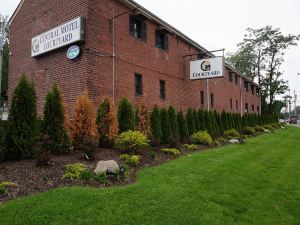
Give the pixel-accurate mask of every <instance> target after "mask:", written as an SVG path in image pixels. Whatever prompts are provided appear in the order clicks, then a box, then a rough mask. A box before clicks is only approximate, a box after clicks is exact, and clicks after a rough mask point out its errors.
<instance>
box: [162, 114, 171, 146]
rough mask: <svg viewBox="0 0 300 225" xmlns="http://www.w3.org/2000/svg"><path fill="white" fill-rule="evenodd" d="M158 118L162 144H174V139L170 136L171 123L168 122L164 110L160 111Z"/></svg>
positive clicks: (168, 118) (168, 119)
mask: <svg viewBox="0 0 300 225" xmlns="http://www.w3.org/2000/svg"><path fill="white" fill-rule="evenodd" d="M160 117H161V132H162V136H161V137H162V138H161V140H162V143H163V144H172V143H173V142H174V137H173V134H172V128H171V122H170V117H169V113H168V111H167V110H166V109H161V110H160Z"/></svg>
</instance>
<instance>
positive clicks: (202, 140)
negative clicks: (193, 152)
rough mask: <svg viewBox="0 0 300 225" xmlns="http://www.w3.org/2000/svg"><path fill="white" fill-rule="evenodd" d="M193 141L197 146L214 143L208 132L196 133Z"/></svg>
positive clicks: (192, 138)
mask: <svg viewBox="0 0 300 225" xmlns="http://www.w3.org/2000/svg"><path fill="white" fill-rule="evenodd" d="M191 141H192V142H193V143H196V144H202V145H207V146H209V145H211V144H212V142H213V140H212V137H211V136H210V135H209V134H208V133H207V132H206V131H200V132H197V133H194V134H193V135H192V137H191Z"/></svg>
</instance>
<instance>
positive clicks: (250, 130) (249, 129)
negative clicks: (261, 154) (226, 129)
mask: <svg viewBox="0 0 300 225" xmlns="http://www.w3.org/2000/svg"><path fill="white" fill-rule="evenodd" d="M242 134H244V135H253V134H255V130H254V128H252V127H244V128H243V129H242Z"/></svg>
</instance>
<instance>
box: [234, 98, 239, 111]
mask: <svg viewBox="0 0 300 225" xmlns="http://www.w3.org/2000/svg"><path fill="white" fill-rule="evenodd" d="M235 109H236V111H238V110H239V101H238V100H236V101H235Z"/></svg>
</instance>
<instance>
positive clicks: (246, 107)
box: [245, 103, 249, 113]
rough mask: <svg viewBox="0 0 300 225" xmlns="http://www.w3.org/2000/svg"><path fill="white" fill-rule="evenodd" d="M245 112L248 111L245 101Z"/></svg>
mask: <svg viewBox="0 0 300 225" xmlns="http://www.w3.org/2000/svg"><path fill="white" fill-rule="evenodd" d="M245 112H246V113H248V112H249V109H248V103H245Z"/></svg>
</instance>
